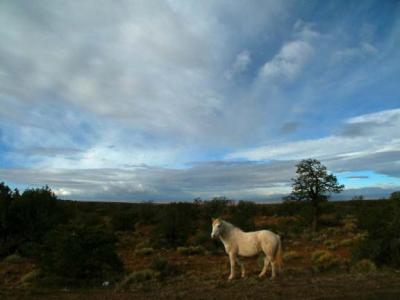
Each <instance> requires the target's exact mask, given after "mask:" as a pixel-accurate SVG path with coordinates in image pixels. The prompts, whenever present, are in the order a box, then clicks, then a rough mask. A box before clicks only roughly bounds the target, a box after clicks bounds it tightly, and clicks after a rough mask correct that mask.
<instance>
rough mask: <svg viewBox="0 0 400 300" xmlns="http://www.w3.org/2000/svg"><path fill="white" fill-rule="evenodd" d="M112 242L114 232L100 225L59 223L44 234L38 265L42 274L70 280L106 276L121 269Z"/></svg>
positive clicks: (88, 280)
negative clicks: (45, 235)
mask: <svg viewBox="0 0 400 300" xmlns="http://www.w3.org/2000/svg"><path fill="white" fill-rule="evenodd" d="M115 242H116V238H115V236H114V235H113V234H112V233H110V232H108V231H106V230H104V229H103V228H100V227H89V226H86V225H85V224H68V225H63V226H59V227H57V228H56V229H55V230H53V231H52V232H50V233H49V234H48V235H47V237H46V239H45V243H44V245H43V247H42V251H41V256H40V259H39V266H40V267H41V269H42V271H43V272H44V273H45V274H46V275H51V276H55V277H60V278H66V279H69V280H71V281H79V280H81V281H85V282H96V281H99V280H102V279H108V280H110V278H115V277H116V276H117V275H118V274H119V273H120V272H121V271H122V269H123V266H122V262H121V261H120V259H119V257H118V256H117V254H116V252H115Z"/></svg>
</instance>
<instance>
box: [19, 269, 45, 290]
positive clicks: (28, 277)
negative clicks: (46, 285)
mask: <svg viewBox="0 0 400 300" xmlns="http://www.w3.org/2000/svg"><path fill="white" fill-rule="evenodd" d="M39 276H40V271H39V270H33V271H30V272H29V273H27V274H25V275H24V276H22V277H21V279H20V285H21V286H22V287H26V286H29V285H31V284H32V283H33V282H34V281H35V280H36V279H37V278H38V277H39Z"/></svg>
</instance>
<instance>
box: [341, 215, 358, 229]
mask: <svg viewBox="0 0 400 300" xmlns="http://www.w3.org/2000/svg"><path fill="white" fill-rule="evenodd" d="M341 223H342V226H343V231H345V232H354V231H355V230H356V229H357V219H356V218H355V217H354V216H351V215H347V216H346V217H345V218H344V219H343V220H342V221H341Z"/></svg>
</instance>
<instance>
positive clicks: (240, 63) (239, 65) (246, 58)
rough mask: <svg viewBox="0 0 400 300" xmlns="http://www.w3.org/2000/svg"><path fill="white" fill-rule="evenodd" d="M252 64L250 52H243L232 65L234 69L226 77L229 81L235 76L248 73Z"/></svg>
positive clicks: (227, 72)
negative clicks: (247, 70)
mask: <svg viewBox="0 0 400 300" xmlns="http://www.w3.org/2000/svg"><path fill="white" fill-rule="evenodd" d="M250 63H251V56H250V52H249V51H247V50H243V51H242V52H240V53H239V54H238V55H237V56H236V59H235V61H234V63H233V65H232V67H231V68H230V69H229V70H228V71H226V73H225V76H226V78H227V79H231V78H232V77H233V76H235V75H238V74H240V73H243V72H244V71H246V69H247V67H248V66H249V64H250Z"/></svg>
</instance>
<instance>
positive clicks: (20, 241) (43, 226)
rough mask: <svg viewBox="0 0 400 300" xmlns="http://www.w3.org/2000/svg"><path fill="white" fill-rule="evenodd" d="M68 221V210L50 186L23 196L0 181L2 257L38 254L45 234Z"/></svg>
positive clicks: (32, 190)
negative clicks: (64, 208) (66, 213)
mask: <svg viewBox="0 0 400 300" xmlns="http://www.w3.org/2000/svg"><path fill="white" fill-rule="evenodd" d="M64 221H65V213H64V211H63V210H62V209H61V207H60V203H59V201H57V197H56V196H55V195H54V193H53V192H52V191H51V189H50V188H49V187H47V186H46V187H43V188H40V189H27V190H25V191H24V192H23V193H22V195H20V194H19V192H18V191H15V192H14V193H12V192H11V191H10V189H9V188H8V187H6V186H5V185H4V184H3V183H1V184H0V256H6V255H8V254H10V253H13V252H16V251H18V252H19V253H21V254H22V255H25V256H30V257H35V256H36V255H37V254H38V252H39V250H38V245H40V244H42V242H43V238H44V236H45V235H46V234H47V233H48V232H49V231H50V230H52V229H53V228H54V227H55V226H57V225H58V224H60V223H62V222H64Z"/></svg>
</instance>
